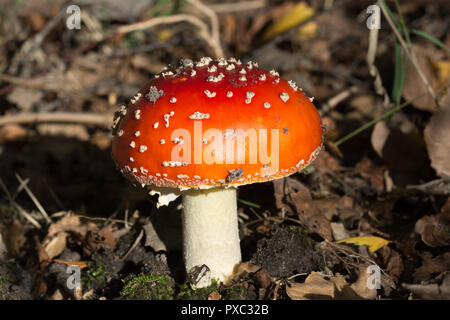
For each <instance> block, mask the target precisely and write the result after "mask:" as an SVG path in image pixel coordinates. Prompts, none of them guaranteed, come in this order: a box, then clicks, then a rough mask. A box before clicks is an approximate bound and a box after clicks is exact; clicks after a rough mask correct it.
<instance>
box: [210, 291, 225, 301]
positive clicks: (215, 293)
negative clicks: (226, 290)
mask: <svg viewBox="0 0 450 320" xmlns="http://www.w3.org/2000/svg"><path fill="white" fill-rule="evenodd" d="M220 298H222V296H221V295H220V293H219V292H218V291H213V292H211V293H210V294H208V300H220Z"/></svg>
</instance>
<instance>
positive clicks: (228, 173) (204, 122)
mask: <svg viewBox="0 0 450 320" xmlns="http://www.w3.org/2000/svg"><path fill="white" fill-rule="evenodd" d="M113 133H114V134H115V137H114V140H113V145H112V153H113V158H114V160H115V162H116V164H117V165H118V167H119V168H120V169H121V171H122V173H123V174H124V175H125V176H127V177H128V178H129V179H131V180H132V181H136V182H139V183H140V184H145V185H151V186H156V187H178V188H181V189H183V188H191V187H197V188H204V187H213V186H224V185H243V184H250V183H254V182H263V181H268V180H273V179H277V178H281V177H284V176H288V175H290V174H292V173H295V172H297V171H299V170H301V169H302V168H304V167H305V166H306V165H308V164H309V163H310V162H311V161H313V160H314V159H315V158H316V157H317V155H318V154H319V152H320V150H321V148H322V142H323V135H322V134H323V127H322V122H321V119H320V116H319V113H318V112H317V110H316V108H315V106H314V105H313V104H312V103H311V101H310V99H309V98H308V97H307V96H306V95H305V94H304V93H303V92H302V91H301V89H299V88H298V87H297V86H296V85H295V83H294V82H292V81H286V80H284V79H282V78H280V76H279V75H278V73H277V72H275V71H273V70H272V71H270V72H269V71H266V70H263V69H261V68H258V66H257V64H256V63H254V62H249V63H247V64H242V63H241V62H240V61H237V60H235V59H228V60H226V59H218V60H215V61H213V60H212V59H211V58H202V59H201V60H200V61H199V62H197V63H193V62H192V61H191V60H183V61H181V63H180V66H179V67H177V68H175V67H173V68H166V69H165V70H164V71H163V72H161V73H160V74H158V75H156V76H155V78H154V79H153V80H151V81H150V82H149V83H148V84H147V85H146V86H145V87H144V88H143V89H142V90H140V91H139V92H138V93H137V94H136V95H135V96H134V97H133V98H132V99H131V101H130V103H129V104H128V106H127V107H125V106H123V107H122V109H121V110H119V111H118V112H117V115H116V119H115V125H114V128H113Z"/></svg>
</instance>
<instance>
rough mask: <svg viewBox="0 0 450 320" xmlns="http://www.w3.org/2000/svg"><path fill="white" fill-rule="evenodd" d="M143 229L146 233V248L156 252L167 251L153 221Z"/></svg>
mask: <svg viewBox="0 0 450 320" xmlns="http://www.w3.org/2000/svg"><path fill="white" fill-rule="evenodd" d="M142 229H144V231H145V243H144V246H145V247H151V248H152V249H153V250H154V251H155V252H158V251H167V248H166V245H165V244H164V242H162V241H161V239H160V238H159V236H158V233H157V232H156V230H155V228H154V227H153V224H152V222H151V221H150V222H148V223H147V224H146V225H144V226H143V227H142Z"/></svg>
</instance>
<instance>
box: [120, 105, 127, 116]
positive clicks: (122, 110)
mask: <svg viewBox="0 0 450 320" xmlns="http://www.w3.org/2000/svg"><path fill="white" fill-rule="evenodd" d="M120 113H122V115H123V116H125V115H126V114H127V107H126V106H120Z"/></svg>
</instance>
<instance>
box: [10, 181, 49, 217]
mask: <svg viewBox="0 0 450 320" xmlns="http://www.w3.org/2000/svg"><path fill="white" fill-rule="evenodd" d="M16 178H17V180H18V181H19V183H20V184H21V185H22V184H23V183H24V182H25V181H24V180H23V179H22V177H21V176H20V175H19V174H17V173H16ZM23 188H24V189H25V192H26V193H27V194H28V196H29V197H30V198H31V201H33V203H34V205H35V206H36V208H38V210H39V212H40V213H41V214H42V216H43V217H44V219H45V220H46V221H47V223H48V224H51V223H52V219H50V218H49V216H48V214H47V212H46V211H45V209H44V207H43V206H42V205H41V203H40V202H39V200H38V199H37V198H36V197H35V196H34V194H33V192H31V190H30V188H28V186H27V185H26V183H25V184H23Z"/></svg>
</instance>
